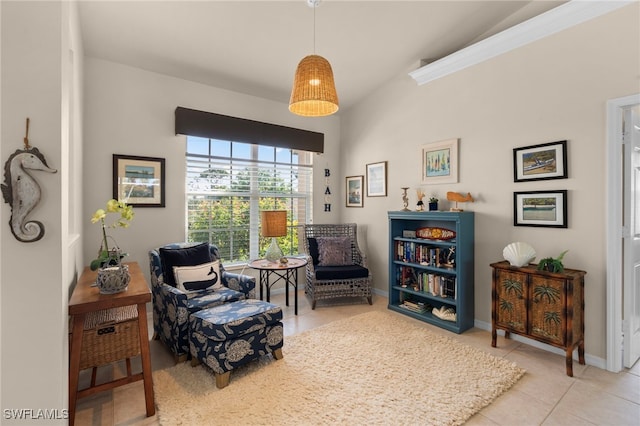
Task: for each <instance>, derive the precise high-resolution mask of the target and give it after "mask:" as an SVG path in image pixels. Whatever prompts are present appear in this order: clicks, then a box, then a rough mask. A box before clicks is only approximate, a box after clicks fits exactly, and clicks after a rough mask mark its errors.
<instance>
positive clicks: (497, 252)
mask: <svg viewBox="0 0 640 426" xmlns="http://www.w3.org/2000/svg"><path fill="white" fill-rule="evenodd" d="M638 9H639V4H638V3H635V4H632V5H629V6H626V7H624V8H622V9H619V10H617V11H615V12H612V13H610V14H608V15H605V16H603V17H600V18H596V19H594V20H592V21H589V22H587V23H583V24H581V25H578V26H576V27H574V28H571V29H569V30H566V31H563V32H561V33H558V34H556V35H553V36H551V37H548V38H546V39H543V40H541V41H538V42H535V43H533V44H530V45H527V46H525V47H523V48H520V49H517V50H515V51H512V52H510V53H507V54H504V55H502V56H499V57H497V58H494V59H492V60H489V61H487V62H484V63H481V64H478V65H476V66H473V67H471V68H468V69H465V70H463V71H460V72H458V73H455V74H453V75H450V76H448V77H445V78H442V79H440V80H438V81H434V82H432V83H429V84H426V85H423V86H417V85H416V83H415V82H414V81H413V80H412V79H411V78H410V77H409V76H407V75H406V74H403V75H399V76H398V77H397V78H396V79H394V80H393V81H391V82H390V83H388V84H387V85H385V86H383V87H381V88H380V89H379V90H378V91H376V92H375V93H373V94H372V95H371V96H369V97H368V98H367V99H366V100H364V101H363V102H362V103H361V104H359V105H358V106H357V107H356V108H354V109H353V110H351V111H349V112H347V113H346V114H345V115H344V116H343V117H342V130H343V132H342V136H341V138H342V140H343V141H344V143H343V144H342V146H341V149H342V151H341V158H342V159H343V165H342V170H343V171H344V173H345V174H346V175H357V174H364V173H365V165H366V164H367V163H372V162H377V161H382V160H387V161H388V172H389V177H388V193H389V196H388V197H386V198H365V200H364V208H363V209H353V208H351V209H345V212H344V214H343V219H344V220H345V221H355V222H357V223H358V224H360V226H361V227H363V228H366V229H367V244H366V248H367V251H368V256H369V260H370V264H371V265H372V269H373V274H374V285H375V287H376V288H377V289H381V290H383V289H384V290H386V289H387V285H388V281H387V277H388V270H387V268H388V262H387V256H388V242H387V237H388V235H387V232H388V228H387V223H386V212H387V211H388V210H400V209H401V208H402V198H401V190H400V187H404V186H408V187H411V190H410V195H411V197H410V200H411V204H410V205H411V206H415V202H416V195H415V188H416V187H419V186H421V187H422V188H423V189H424V190H425V191H426V193H427V196H429V195H431V194H437V195H438V196H439V198H440V199H441V200H442V199H446V196H445V195H446V192H447V191H457V192H465V193H466V192H471V194H472V195H473V196H474V197H475V198H476V202H475V203H473V204H466V205H465V206H464V208H465V209H467V210H473V211H475V212H476V222H475V226H476V233H475V238H476V245H475V255H476V257H475V262H476V263H475V265H476V266H475V318H476V321H480V322H484V323H485V324H489V325H490V322H491V313H490V300H491V269H490V267H489V263H491V262H495V261H500V260H502V249H503V247H504V246H506V245H507V244H508V243H510V242H512V241H526V242H528V243H530V244H531V245H533V247H534V248H535V249H536V251H537V253H538V258H537V259H538V260H539V259H541V258H543V257H548V256H553V257H555V256H557V255H558V254H559V253H560V252H561V251H563V250H565V249H568V250H569V252H568V253H567V255H566V256H565V258H564V263H565V266H566V267H568V268H574V269H582V270H585V271H587V273H588V274H587V276H586V284H585V286H586V296H585V298H586V308H585V312H586V314H585V317H586V327H585V328H586V330H585V344H586V352H587V353H588V354H590V355H591V356H595V357H600V358H604V357H605V355H606V348H605V343H606V339H605V284H606V283H605V251H604V250H605V209H606V208H607V207H606V205H605V203H604V201H605V199H606V197H605V103H606V101H607V99H611V98H616V97H620V96H625V95H629V94H633V93H637V92H638V91H639V87H640V80H639V77H640V37H639V28H640V23H639V19H638V17H639V16H640V13H639V10H638ZM407 71H409V70H407ZM449 138H460V151H459V153H460V161H459V166H460V168H459V169H460V176H459V183H458V184H440V185H420V166H421V164H420V149H421V145H422V144H425V143H429V142H435V141H440V140H443V139H449ZM565 139H566V140H568V158H569V164H568V171H569V178H568V179H566V180H564V179H563V180H551V181H538V182H525V183H514V182H513V160H512V156H513V148H516V147H522V146H528V145H535V144H540V143H545V142H553V141H558V140H565ZM557 189H567V190H569V194H568V200H569V205H568V211H569V212H568V213H569V218H568V223H569V228H568V229H553V228H531V227H514V226H513V219H512V216H513V201H512V199H513V192H514V191H530V190H531V191H533V190H557ZM443 207H444V208H445V209H446V208H448V207H449V206H448V205H447V204H446V203H445V205H444V206H442V205H441V209H442V208H443ZM487 343H488V342H487Z"/></svg>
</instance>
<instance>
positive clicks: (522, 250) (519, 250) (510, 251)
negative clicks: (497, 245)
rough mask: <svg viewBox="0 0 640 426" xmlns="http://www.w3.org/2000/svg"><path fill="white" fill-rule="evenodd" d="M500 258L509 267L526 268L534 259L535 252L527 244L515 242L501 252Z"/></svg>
mask: <svg viewBox="0 0 640 426" xmlns="http://www.w3.org/2000/svg"><path fill="white" fill-rule="evenodd" d="M502 256H503V257H504V258H505V260H508V261H509V263H510V264H511V266H518V267H520V266H526V265H528V264H529V262H531V261H532V260H533V259H535V258H536V251H535V250H534V249H533V247H531V246H530V245H529V244H527V243H523V242H520V241H517V242H515V243H511V244H509V245H508V246H506V247H505V248H504V250H502Z"/></svg>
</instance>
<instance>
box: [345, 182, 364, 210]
mask: <svg viewBox="0 0 640 426" xmlns="http://www.w3.org/2000/svg"><path fill="white" fill-rule="evenodd" d="M363 183H364V176H362V175H360V176H347V177H346V188H345V190H346V194H347V207H362V206H363V201H362V187H363V186H364V185H363Z"/></svg>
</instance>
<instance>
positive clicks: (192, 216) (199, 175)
mask: <svg viewBox="0 0 640 426" xmlns="http://www.w3.org/2000/svg"><path fill="white" fill-rule="evenodd" d="M186 157H187V174H186V194H187V200H186V203H187V241H194V242H197V241H207V242H209V243H211V244H214V245H216V246H218V248H219V249H220V255H221V257H222V260H223V262H224V263H227V264H229V263H240V262H246V261H249V260H251V259H257V258H260V257H263V256H264V253H265V251H266V249H267V247H268V245H269V243H270V241H271V239H270V238H263V237H261V235H260V211H261V210H287V212H288V213H287V225H288V230H289V231H288V233H287V235H286V236H284V237H280V238H278V244H279V245H280V248H281V249H282V251H283V252H284V253H285V255H296V254H299V253H300V252H302V248H301V245H299V244H298V236H299V234H300V232H299V226H301V225H302V224H304V223H306V222H310V221H311V214H312V205H313V203H312V176H313V173H312V172H313V164H312V158H313V156H312V153H311V152H307V151H300V150H296V149H289V148H276V147H270V146H264V145H252V144H247V143H241V142H231V141H224V140H218V139H207V138H201V137H194V136H187V155H186Z"/></svg>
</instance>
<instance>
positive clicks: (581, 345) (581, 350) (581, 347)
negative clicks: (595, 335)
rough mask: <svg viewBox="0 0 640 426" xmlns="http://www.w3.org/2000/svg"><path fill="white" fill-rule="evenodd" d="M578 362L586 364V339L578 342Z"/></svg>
mask: <svg viewBox="0 0 640 426" xmlns="http://www.w3.org/2000/svg"><path fill="white" fill-rule="evenodd" d="M578 362H579V363H580V364H581V365H585V361H584V339H582V340H580V343H578Z"/></svg>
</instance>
